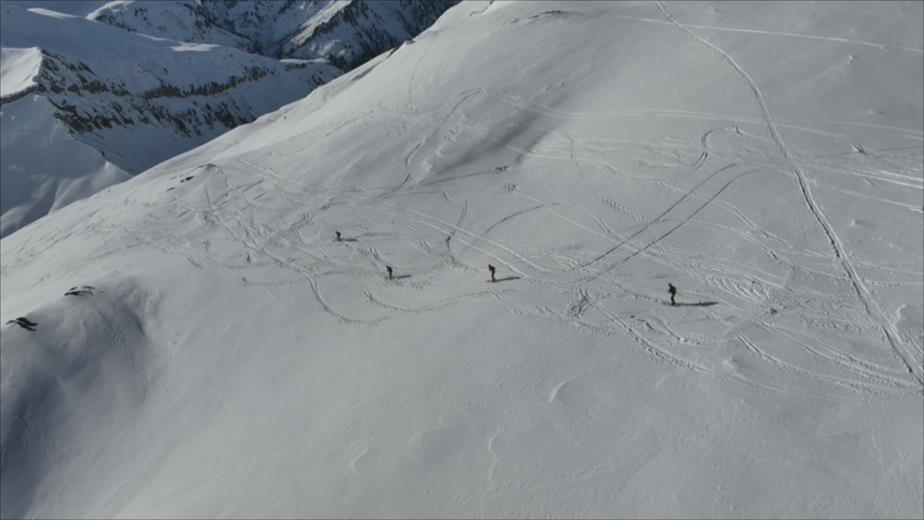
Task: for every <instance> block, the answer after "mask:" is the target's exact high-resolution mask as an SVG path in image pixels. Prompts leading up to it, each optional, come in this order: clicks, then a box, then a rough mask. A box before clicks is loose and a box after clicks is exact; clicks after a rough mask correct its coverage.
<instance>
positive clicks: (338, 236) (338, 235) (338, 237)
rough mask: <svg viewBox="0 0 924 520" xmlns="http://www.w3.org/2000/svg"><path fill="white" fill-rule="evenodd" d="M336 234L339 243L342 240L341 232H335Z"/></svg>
mask: <svg viewBox="0 0 924 520" xmlns="http://www.w3.org/2000/svg"><path fill="white" fill-rule="evenodd" d="M334 233H336V234H337V242H340V239H341V237H340V232H339V231H334Z"/></svg>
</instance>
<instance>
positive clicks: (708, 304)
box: [664, 302, 719, 307]
mask: <svg viewBox="0 0 924 520" xmlns="http://www.w3.org/2000/svg"><path fill="white" fill-rule="evenodd" d="M664 304H665V305H670V304H671V302H664ZM718 304H719V302H691V303H686V302H677V303H676V304H674V307H712V306H713V305H718Z"/></svg>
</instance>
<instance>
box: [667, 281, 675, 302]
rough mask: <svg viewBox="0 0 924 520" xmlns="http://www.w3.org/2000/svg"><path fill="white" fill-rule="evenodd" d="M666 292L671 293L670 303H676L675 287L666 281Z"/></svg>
mask: <svg viewBox="0 0 924 520" xmlns="http://www.w3.org/2000/svg"><path fill="white" fill-rule="evenodd" d="M667 292H668V293H670V295H671V305H677V302H675V301H674V298H675V297H676V296H677V288H676V287H674V284H672V283H670V282H667Z"/></svg>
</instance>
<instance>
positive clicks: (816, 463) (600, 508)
mask: <svg viewBox="0 0 924 520" xmlns="http://www.w3.org/2000/svg"><path fill="white" fill-rule="evenodd" d="M174 45H175V44H174ZM922 56H924V3H921V2H844V3H834V2H740V3H739V2H735V3H732V2H720V1H717V2H644V3H630V2H611V1H602V2H575V1H560V2H550V1H541V2H539V1H535V2H530V1H525V2H474V1H471V2H464V3H461V4H459V5H456V6H455V7H452V8H451V9H449V10H448V11H447V12H446V14H445V15H444V16H442V17H440V19H439V20H437V22H436V23H435V24H434V25H433V26H432V27H431V28H429V29H427V30H426V31H424V32H423V33H421V34H420V35H418V36H417V37H415V38H414V41H413V42H410V41H409V42H406V43H405V44H403V45H401V46H400V47H399V48H397V49H396V50H395V51H394V52H389V53H383V54H380V55H379V56H377V57H376V58H373V59H372V60H370V61H368V62H366V63H365V64H363V65H361V66H360V67H358V68H357V69H355V70H353V71H351V72H349V73H346V74H344V75H342V76H340V77H338V78H336V79H334V80H332V81H330V82H328V83H327V84H325V85H323V86H321V87H319V88H317V89H315V90H314V91H313V92H312V93H311V94H310V95H309V96H307V97H306V98H304V99H301V100H298V101H296V102H293V103H290V104H288V105H285V106H283V107H281V108H280V109H278V110H276V111H274V112H271V113H269V114H265V115H263V116H261V117H259V118H258V119H256V120H255V121H253V122H251V123H249V124H245V125H241V126H238V127H237V128H235V129H233V130H230V131H229V132H227V133H225V134H223V135H222V136H220V137H218V138H216V139H213V140H211V141H209V142H208V143H205V144H204V145H202V146H200V147H198V148H196V149H193V150H190V151H188V152H186V153H184V154H181V155H178V156H176V157H173V158H171V159H169V160H167V161H165V162H163V163H160V164H158V165H157V166H155V167H154V168H152V169H150V170H147V171H145V172H144V173H142V174H140V175H137V176H135V177H134V178H132V179H130V180H128V181H126V182H124V183H121V184H118V185H115V186H112V187H111V188H109V189H107V190H104V191H102V192H100V193H97V194H95V195H93V196H91V197H88V198H86V199H84V200H81V201H78V202H75V203H73V204H71V205H69V206H67V207H65V208H62V209H61V210H59V211H56V212H54V213H52V214H50V215H48V216H47V217H45V218H42V219H40V220H39V221H37V222H34V223H33V224H31V225H29V226H27V227H26V228H24V229H21V230H20V231H18V232H16V233H13V234H11V235H8V236H6V237H4V238H3V239H2V240H0V287H2V291H0V390H2V400H0V494H2V497H3V500H0V517H3V518H7V517H9V518H62V517H63V518H75V517H76V518H218V517H222V518H228V517H230V518H729V517H730V518H924V443H922V442H921V439H922V438H924V305H922V301H924V97H922V95H921V93H922V91H924V90H922V87H924V60H922ZM25 61H26V62H28V60H25ZM91 67H92V65H91ZM24 99H25V98H24ZM337 232H340V233H341V235H342V239H341V240H339V241H338V240H336V238H335V237H336V233H337ZM489 265H491V266H494V267H496V271H497V272H496V279H497V281H496V282H492V281H490V280H491V278H492V276H491V275H490V274H489V271H488V266H489ZM388 267H391V270H392V272H393V275H394V276H391V277H389V275H388V274H387V273H388ZM668 283H670V284H672V285H673V286H675V287H677V289H678V290H679V292H678V294H677V298H676V305H671V303H670V299H669V295H668V292H667V289H668Z"/></svg>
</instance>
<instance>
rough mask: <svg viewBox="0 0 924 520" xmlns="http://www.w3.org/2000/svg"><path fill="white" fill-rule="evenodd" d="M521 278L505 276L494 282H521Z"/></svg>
mask: <svg viewBox="0 0 924 520" xmlns="http://www.w3.org/2000/svg"><path fill="white" fill-rule="evenodd" d="M520 278H522V277H521V276H505V277H503V278H498V279H496V280H494V283H500V282H509V281H511V280H519V279H520Z"/></svg>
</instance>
